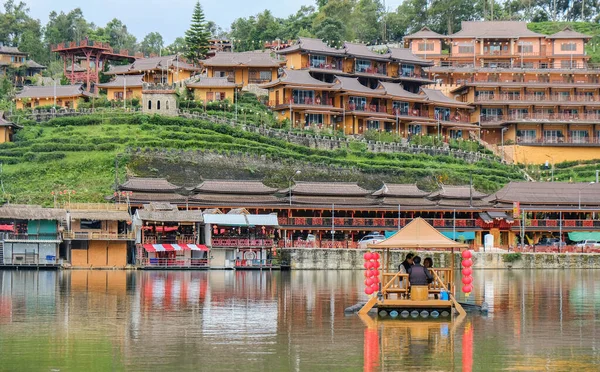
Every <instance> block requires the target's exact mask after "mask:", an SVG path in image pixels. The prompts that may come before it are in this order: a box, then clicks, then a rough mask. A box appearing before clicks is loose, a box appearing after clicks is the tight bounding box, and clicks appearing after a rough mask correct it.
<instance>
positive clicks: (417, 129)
mask: <svg viewBox="0 0 600 372" xmlns="http://www.w3.org/2000/svg"><path fill="white" fill-rule="evenodd" d="M408 134H411V135H414V134H416V135H419V134H421V125H420V124H408Z"/></svg>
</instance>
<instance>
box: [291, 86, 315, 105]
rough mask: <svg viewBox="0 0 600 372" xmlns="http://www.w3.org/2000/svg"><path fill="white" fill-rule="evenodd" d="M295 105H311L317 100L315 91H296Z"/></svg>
mask: <svg viewBox="0 0 600 372" xmlns="http://www.w3.org/2000/svg"><path fill="white" fill-rule="evenodd" d="M292 97H293V100H294V103H295V104H297V105H311V104H312V103H313V100H314V98H315V91H314V90H301V89H294V90H293V91H292Z"/></svg>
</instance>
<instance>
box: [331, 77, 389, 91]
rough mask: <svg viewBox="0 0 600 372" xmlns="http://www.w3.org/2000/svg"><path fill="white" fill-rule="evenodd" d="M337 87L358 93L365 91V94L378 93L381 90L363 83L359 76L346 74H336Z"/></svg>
mask: <svg viewBox="0 0 600 372" xmlns="http://www.w3.org/2000/svg"><path fill="white" fill-rule="evenodd" d="M335 78H336V85H335V86H336V87H337V88H339V89H341V90H345V91H348V92H356V93H364V94H373V95H378V94H380V92H377V90H375V89H371V88H369V87H366V86H364V85H362V84H361V83H360V82H359V81H358V78H352V77H344V76H336V77H335Z"/></svg>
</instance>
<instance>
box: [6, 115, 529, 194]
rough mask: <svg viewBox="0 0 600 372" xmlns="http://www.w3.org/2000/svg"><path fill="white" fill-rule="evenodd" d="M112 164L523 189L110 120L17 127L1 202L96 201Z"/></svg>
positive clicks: (503, 170)
mask: <svg viewBox="0 0 600 372" xmlns="http://www.w3.org/2000/svg"><path fill="white" fill-rule="evenodd" d="M197 151H202V152H207V151H208V152H210V151H212V152H218V153H219V154H220V155H225V156H221V157H220V158H219V157H215V159H217V160H214V161H211V163H210V166H211V167H213V168H214V169H212V170H210V169H208V167H209V166H207V165H206V164H205V165H203V167H204V169H199V168H198V166H197V164H193V162H189V161H186V160H183V156H182V154H185V153H186V152H188V153H189V152H197ZM156 154H161V155H160V156H157V155H156ZM228 154H229V155H228ZM236 154H260V155H261V156H263V157H264V158H265V159H266V160H267V161H266V162H265V163H268V164H270V165H274V168H275V169H276V170H271V171H269V172H270V173H268V174H267V173H266V172H267V171H261V172H263V173H260V172H258V173H257V170H256V169H254V168H256V167H252V166H246V165H244V164H243V163H238V164H232V163H231V161H230V158H228V157H227V156H236ZM117 157H118V158H119V162H118V163H119V167H118V172H119V178H120V180H123V179H124V177H125V174H126V173H129V174H135V175H139V176H163V177H168V178H169V179H171V180H176V181H177V182H179V183H186V184H187V185H194V184H196V183H198V182H199V181H200V177H202V176H203V175H204V176H205V177H208V176H207V174H210V176H211V178H214V177H215V174H217V175H218V174H220V173H219V172H218V171H219V170H220V169H226V168H228V167H229V168H230V169H236V170H237V171H238V172H237V173H236V174H235V176H236V177H240V178H241V177H246V178H266V179H269V180H270V181H269V182H271V183H272V184H274V185H276V186H285V184H286V183H287V181H286V176H287V174H288V173H286V172H289V170H287V168H289V167H290V164H300V165H302V164H304V165H306V166H310V167H311V168H310V169H312V170H313V171H311V172H303V174H302V175H301V177H299V179H301V180H327V178H328V177H330V176H329V175H330V174H333V173H335V172H333V171H332V170H336V169H337V170H339V169H341V170H345V171H344V172H342V173H343V174H344V175H343V176H339V174H341V173H340V172H337V173H336V174H338V176H336V177H337V178H336V179H335V180H338V181H339V180H346V179H340V177H342V178H343V177H346V178H347V180H353V181H359V182H362V181H363V180H370V182H377V183H380V182H381V181H388V182H419V183H420V184H421V185H424V187H426V188H427V187H430V188H431V187H433V185H435V182H436V181H442V182H444V183H448V184H464V183H468V182H469V177H470V176H469V175H470V174H472V175H473V181H474V185H475V186H476V187H477V188H478V189H480V190H482V191H494V190H496V189H498V188H500V187H501V186H502V185H503V184H505V183H506V182H508V181H510V180H515V179H522V176H521V173H520V172H519V170H518V169H517V168H516V167H512V166H506V165H501V164H499V163H497V162H491V161H485V162H479V163H476V164H467V163H466V162H464V161H462V160H459V159H456V158H453V157H449V156H430V155H425V154H417V155H413V154H405V153H395V154H374V153H370V152H367V151H366V148H365V145H364V144H361V143H358V142H357V143H354V144H353V145H352V146H351V150H348V151H347V150H335V151H328V150H317V149H311V148H309V147H305V146H300V145H295V144H291V143H288V142H286V141H283V140H278V139H273V138H269V137H265V136H261V135H259V134H253V133H249V132H246V131H242V130H241V129H237V128H233V127H230V126H227V125H220V124H214V123H210V122H207V121H200V120H191V119H183V118H166V117H159V116H145V115H141V114H113V115H105V116H100V115H91V116H79V117H65V118H56V119H52V120H50V121H47V122H43V123H34V122H26V123H24V129H22V130H20V131H18V133H17V135H16V139H15V142H13V143H5V144H2V145H0V162H2V163H3V169H2V174H1V176H2V185H3V193H4V198H5V199H10V201H11V202H13V203H36V204H43V205H49V204H51V203H52V195H51V193H52V191H60V190H75V191H76V195H75V196H74V197H73V200H74V201H77V202H99V201H103V200H104V197H105V196H107V195H110V194H112V192H113V186H114V183H115V158H117ZM218 159H221V160H218ZM154 163H155V164H154ZM279 167H280V169H281V171H278V170H277V169H278V168H279ZM215 170H217V171H215ZM279 173H281V174H279ZM311 173H312V174H311ZM331 177H332V176H331ZM364 182H367V181H364Z"/></svg>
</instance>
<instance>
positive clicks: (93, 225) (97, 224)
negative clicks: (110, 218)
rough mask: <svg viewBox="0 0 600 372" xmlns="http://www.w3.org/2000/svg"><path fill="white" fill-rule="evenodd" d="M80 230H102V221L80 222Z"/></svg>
mask: <svg viewBox="0 0 600 372" xmlns="http://www.w3.org/2000/svg"><path fill="white" fill-rule="evenodd" d="M79 228H80V229H82V230H83V229H89V230H100V229H102V221H97V220H80V221H79Z"/></svg>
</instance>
